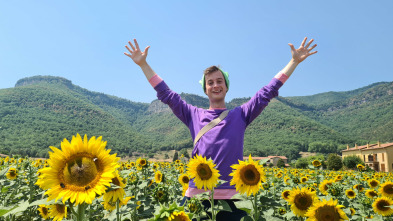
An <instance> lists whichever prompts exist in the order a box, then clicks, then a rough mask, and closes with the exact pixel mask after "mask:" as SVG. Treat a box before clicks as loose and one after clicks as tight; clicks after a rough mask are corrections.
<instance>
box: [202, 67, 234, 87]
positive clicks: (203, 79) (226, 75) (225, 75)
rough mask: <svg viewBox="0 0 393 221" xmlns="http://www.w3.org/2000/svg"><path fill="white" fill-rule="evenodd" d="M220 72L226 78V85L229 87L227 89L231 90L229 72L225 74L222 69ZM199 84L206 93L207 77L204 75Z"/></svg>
mask: <svg viewBox="0 0 393 221" xmlns="http://www.w3.org/2000/svg"><path fill="white" fill-rule="evenodd" d="M219 70H220V71H221V73H222V75H223V76H224V79H225V83H226V85H227V89H228V90H229V74H228V72H224V71H222V70H221V69H219ZM199 83H200V84H201V85H202V89H203V92H205V91H206V84H205V75H202V79H201V80H200V81H199Z"/></svg>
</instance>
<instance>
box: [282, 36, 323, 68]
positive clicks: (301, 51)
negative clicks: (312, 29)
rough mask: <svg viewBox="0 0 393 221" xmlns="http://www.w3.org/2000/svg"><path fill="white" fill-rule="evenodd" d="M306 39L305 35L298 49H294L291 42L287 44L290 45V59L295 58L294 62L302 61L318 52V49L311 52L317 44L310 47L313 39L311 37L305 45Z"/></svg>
mask: <svg viewBox="0 0 393 221" xmlns="http://www.w3.org/2000/svg"><path fill="white" fill-rule="evenodd" d="M306 41H307V37H305V38H304V39H303V42H302V44H301V45H300V47H299V48H298V49H295V47H294V46H293V44H291V43H289V44H288V45H289V46H290V47H291V53H292V59H293V60H295V62H297V63H300V62H302V61H304V60H305V59H306V58H307V57H308V56H310V55H313V54H315V53H317V52H318V51H313V52H311V51H312V49H314V48H315V47H316V46H317V44H314V45H313V46H312V47H310V45H311V43H312V42H313V41H314V39H311V40H310V41H309V42H308V43H307V45H306V46H304V44H305V43H306ZM308 47H310V48H308Z"/></svg>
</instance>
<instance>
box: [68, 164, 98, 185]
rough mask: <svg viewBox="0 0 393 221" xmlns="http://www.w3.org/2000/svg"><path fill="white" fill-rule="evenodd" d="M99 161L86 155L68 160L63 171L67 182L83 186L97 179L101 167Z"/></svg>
mask: <svg viewBox="0 0 393 221" xmlns="http://www.w3.org/2000/svg"><path fill="white" fill-rule="evenodd" d="M97 161H98V160H97V158H94V159H92V158H90V157H85V156H80V157H76V158H74V159H72V160H70V161H68V162H67V165H66V167H65V168H64V171H63V175H64V180H65V182H66V184H71V185H75V186H79V187H82V186H85V185H87V184H89V183H90V182H91V181H93V180H94V179H96V177H97V175H98V173H99V169H100V168H99V164H98V162H97Z"/></svg>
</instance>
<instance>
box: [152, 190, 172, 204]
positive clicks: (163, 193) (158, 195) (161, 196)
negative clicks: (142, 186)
mask: <svg viewBox="0 0 393 221" xmlns="http://www.w3.org/2000/svg"><path fill="white" fill-rule="evenodd" d="M168 192H169V191H168V188H166V187H163V186H158V187H156V188H155V189H154V190H153V197H154V199H155V200H156V201H157V202H159V203H161V204H162V203H167V202H168V199H169V196H168Z"/></svg>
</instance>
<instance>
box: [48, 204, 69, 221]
mask: <svg viewBox="0 0 393 221" xmlns="http://www.w3.org/2000/svg"><path fill="white" fill-rule="evenodd" d="M49 216H50V217H51V218H53V221H56V220H62V219H63V218H64V217H65V218H67V207H66V206H65V205H64V204H54V205H50V206H49Z"/></svg>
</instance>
